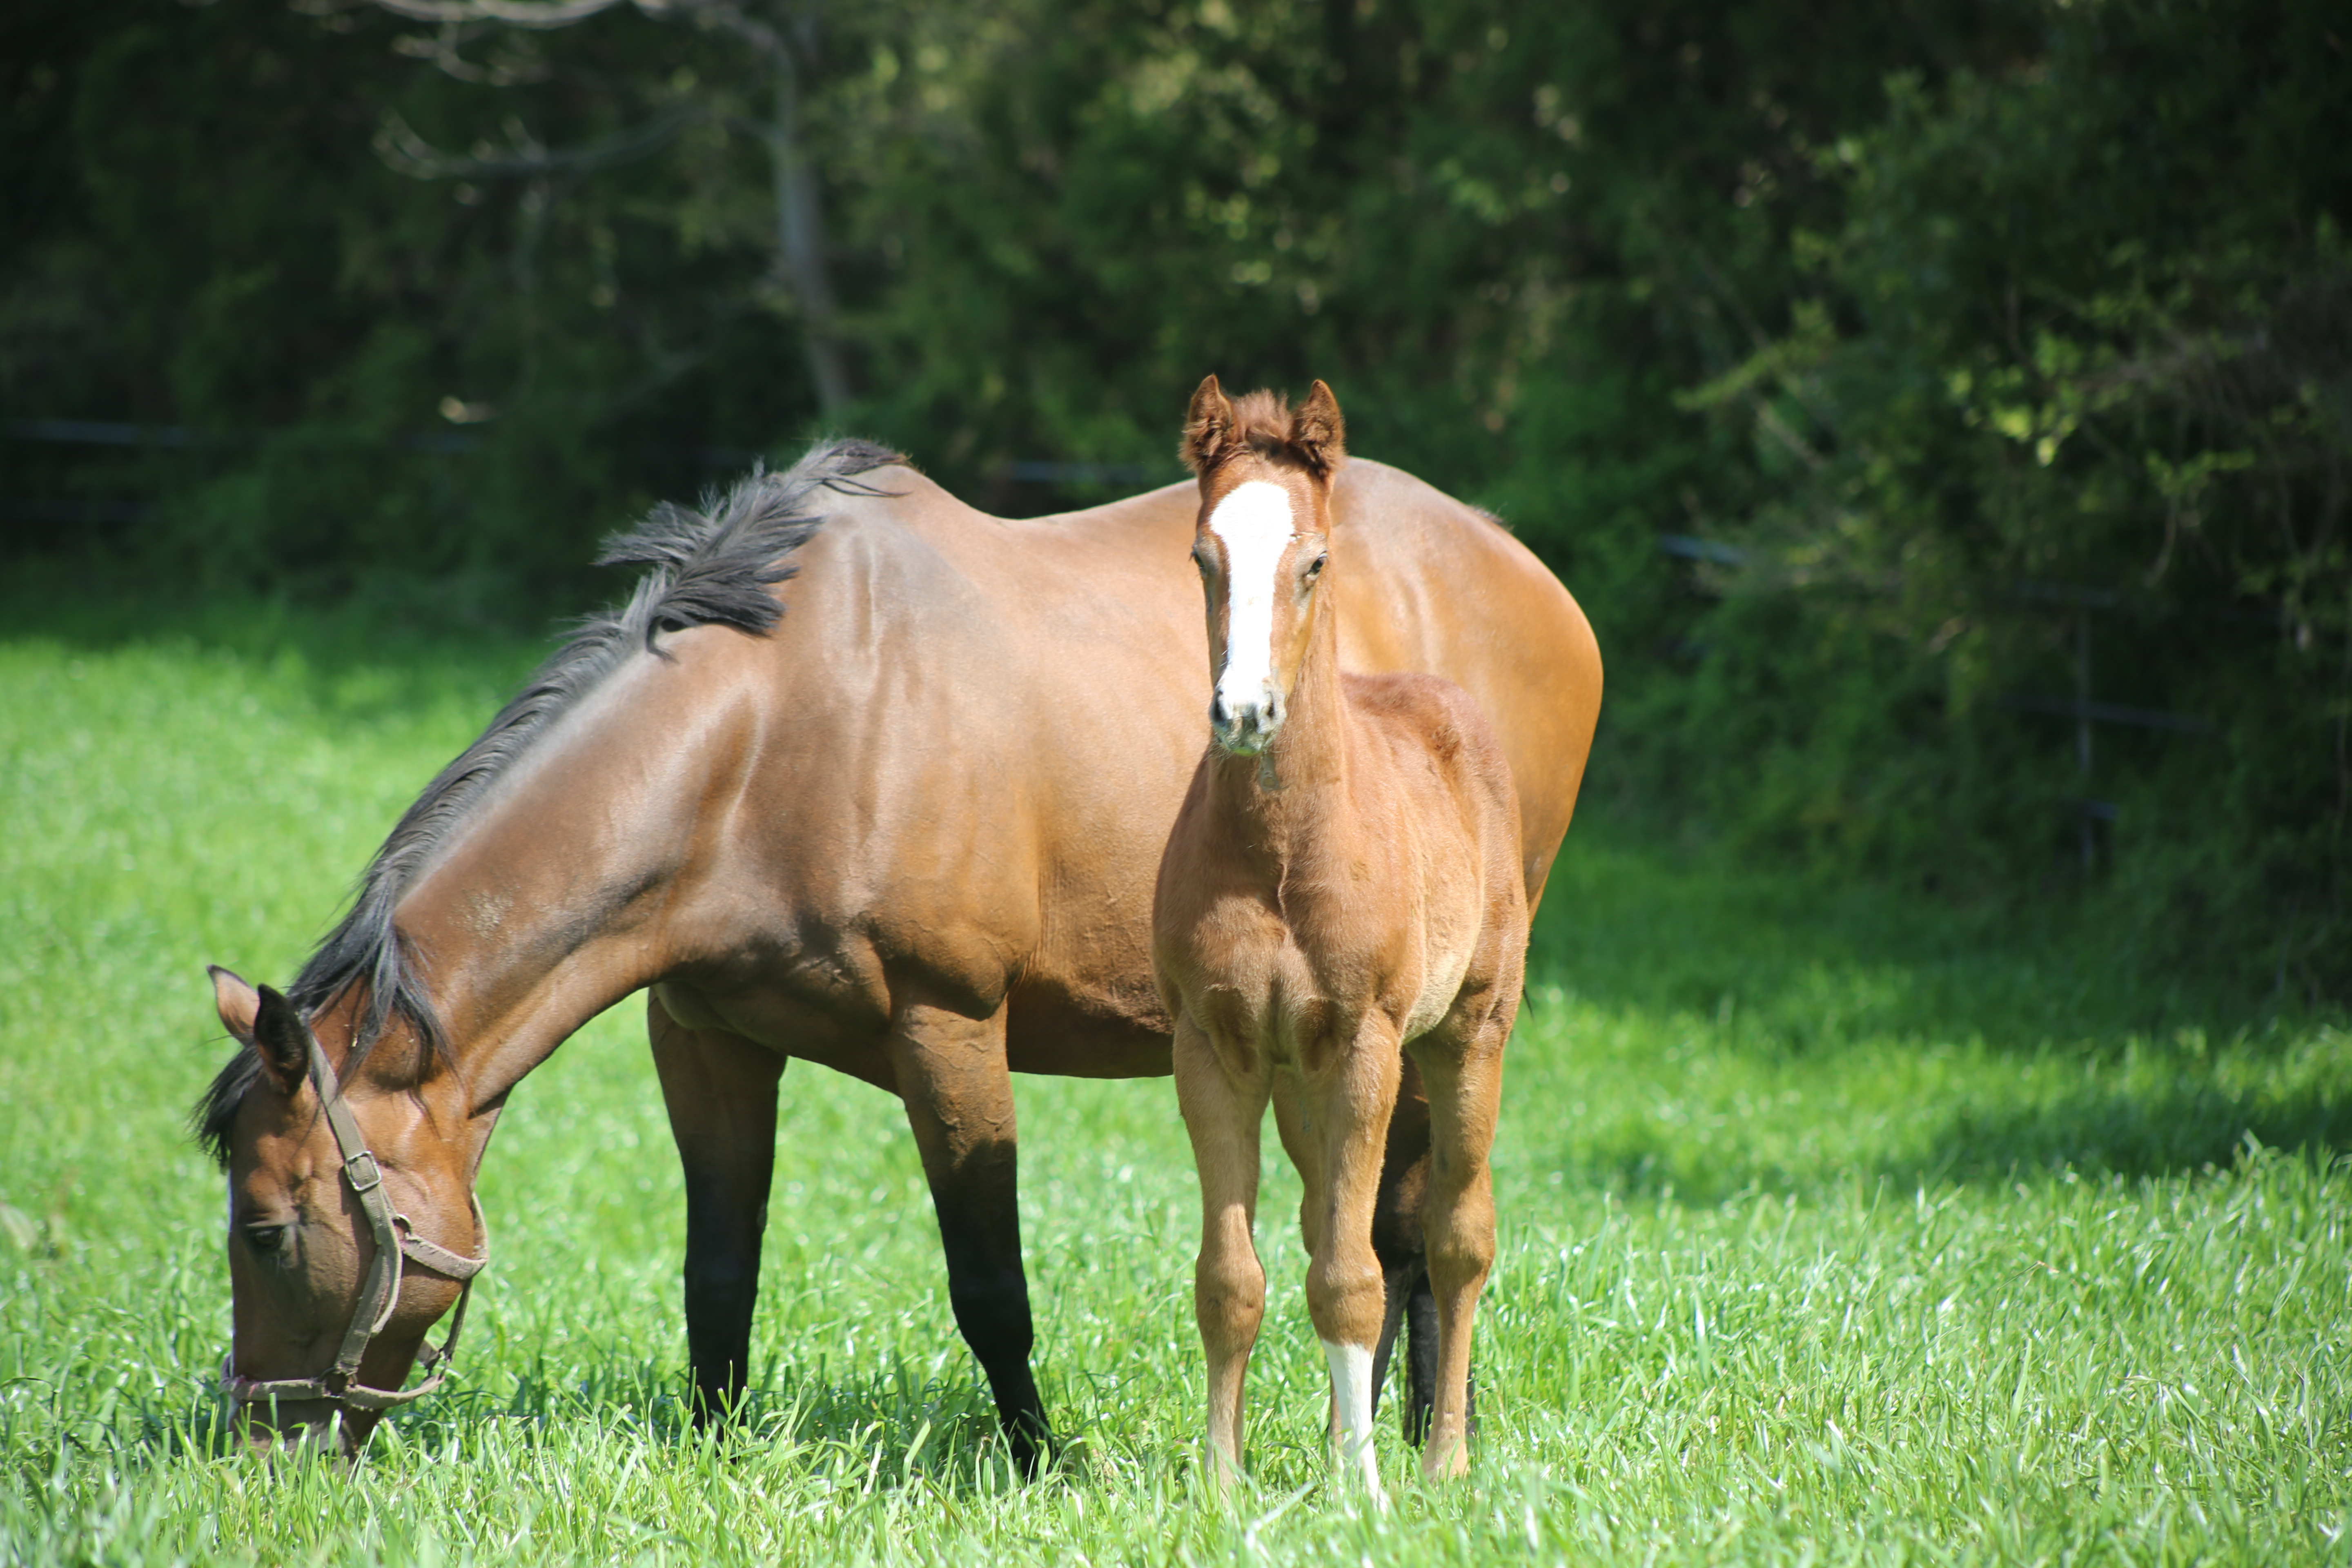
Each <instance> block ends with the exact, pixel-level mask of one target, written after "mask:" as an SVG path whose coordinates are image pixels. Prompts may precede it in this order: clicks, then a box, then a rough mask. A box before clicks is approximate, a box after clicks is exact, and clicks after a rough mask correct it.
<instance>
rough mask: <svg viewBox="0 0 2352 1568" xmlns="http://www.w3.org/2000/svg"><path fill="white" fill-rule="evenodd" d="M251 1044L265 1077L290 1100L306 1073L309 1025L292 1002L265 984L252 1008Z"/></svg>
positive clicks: (308, 1063)
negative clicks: (258, 1056)
mask: <svg viewBox="0 0 2352 1568" xmlns="http://www.w3.org/2000/svg"><path fill="white" fill-rule="evenodd" d="M253 1047H254V1049H255V1050H256V1051H257V1052H259V1053H260V1056H261V1068H262V1070H263V1071H264V1072H266V1073H268V1075H269V1081H270V1082H272V1083H273V1084H276V1085H277V1086H278V1093H280V1094H282V1095H284V1096H286V1097H287V1098H288V1099H289V1100H291V1099H292V1098H293V1097H294V1095H295V1093H296V1092H297V1091H298V1090H299V1089H301V1087H302V1080H303V1079H306V1078H308V1077H309V1076H310V1025H308V1024H306V1023H304V1022H303V1021H302V1015H301V1013H300V1011H299V1009H297V1008H296V1007H295V1005H294V1004H293V1003H291V1002H289V1001H288V1000H286V998H285V997H283V996H281V995H279V994H278V993H277V992H275V991H272V990H271V989H270V988H269V987H268V986H267V985H265V986H263V987H261V990H260V992H259V994H258V1002H257V1005H256V1006H255V1008H254V1013H253Z"/></svg>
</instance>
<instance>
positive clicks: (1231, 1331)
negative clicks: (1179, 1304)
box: [1192, 1253, 1265, 1348]
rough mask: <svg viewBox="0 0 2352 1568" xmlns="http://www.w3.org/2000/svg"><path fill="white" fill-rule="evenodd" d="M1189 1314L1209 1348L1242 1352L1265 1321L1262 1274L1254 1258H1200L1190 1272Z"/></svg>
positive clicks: (1204, 1256)
mask: <svg viewBox="0 0 2352 1568" xmlns="http://www.w3.org/2000/svg"><path fill="white" fill-rule="evenodd" d="M1192 1314H1193V1316H1194V1317H1195V1318H1196V1319H1197V1320H1198V1321H1199V1322H1200V1325H1201V1338H1202V1340H1203V1341H1205V1342H1207V1343H1209V1344H1210V1345H1213V1346H1217V1347H1221V1348H1245V1347H1247V1346H1249V1345H1251V1344H1254V1343H1255V1342H1256V1340H1257V1331H1258V1325H1259V1324H1260V1323H1262V1322H1264V1321H1265V1269H1264V1268H1261V1267H1260V1266H1259V1264H1258V1262H1257V1260H1256V1259H1255V1258H1243V1257H1228V1258H1213V1257H1211V1256H1209V1255H1207V1254H1205V1253H1204V1254H1202V1258H1201V1261H1200V1263H1199V1265H1198V1266H1197V1267H1196V1268H1194V1269H1193V1271H1192Z"/></svg>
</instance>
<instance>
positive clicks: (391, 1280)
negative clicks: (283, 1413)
mask: <svg viewBox="0 0 2352 1568" xmlns="http://www.w3.org/2000/svg"><path fill="white" fill-rule="evenodd" d="M303 1033H304V1034H305V1035H306V1036H308V1037H309V1038H310V1087H311V1088H312V1089H315V1090H317V1091H318V1096H319V1104H320V1107H321V1108H323V1109H324V1110H325V1111H326V1116H327V1128H328V1131H331V1132H332V1133H333V1134H334V1135H335V1151H336V1152H338V1153H340V1154H341V1156H342V1157H343V1165H342V1170H343V1180H344V1181H346V1182H348V1183H349V1184H351V1189H352V1194H353V1195H354V1196H355V1197H357V1198H358V1199H359V1200H360V1212H361V1213H362V1214H364V1215H367V1222H368V1228H369V1229H370V1230H371V1231H373V1233H374V1234H375V1261H374V1262H373V1263H372V1264H370V1265H369V1266H368V1277H367V1284H366V1286H365V1288H364V1289H362V1290H361V1292H360V1299H359V1304H358V1305H357V1306H355V1307H353V1308H352V1326H351V1327H350V1328H349V1329H346V1330H345V1331H343V1348H342V1349H341V1351H339V1352H336V1355H335V1364H334V1365H332V1366H331V1367H329V1368H328V1369H327V1370H326V1371H325V1372H324V1373H321V1374H320V1375H319V1376H317V1377H278V1378H254V1377H240V1376H238V1375H237V1373H236V1352H234V1351H232V1352H229V1354H228V1355H227V1356H226V1357H225V1358H224V1359H223V1360H222V1362H221V1392H223V1393H224V1394H227V1395H228V1396H229V1398H230V1399H232V1400H234V1401H236V1403H237V1404H239V1405H266V1404H268V1403H271V1402H272V1401H275V1400H280V1399H283V1400H287V1401H289V1402H290V1401H294V1400H308V1399H323V1400H326V1401H328V1402H330V1403H331V1404H336V1405H345V1406H348V1407H350V1408H352V1409H356V1410H389V1409H391V1408H392V1407H393V1406H394V1405H405V1404H407V1403H408V1402H409V1401H410V1400H412V1399H422V1398H424V1397H425V1395H426V1394H430V1393H432V1392H433V1391H434V1390H435V1389H436V1388H439V1387H440V1386H441V1384H442V1381H443V1379H445V1378H446V1376H447V1375H448V1373H449V1359H450V1357H451V1356H453V1355H455V1354H456V1353H457V1332H458V1331H459V1330H461V1329H463V1328H464V1327H465V1326H466V1303H467V1300H469V1299H470V1298H471V1297H472V1295H473V1293H474V1276H475V1275H477V1274H478V1273H480V1272H481V1271H482V1265H484V1264H486V1263H488V1261H489V1260H490V1227H489V1222H488V1221H487V1220H485V1219H484V1218H483V1217H482V1200H481V1199H480V1198H478V1197H477V1198H475V1199H473V1205H474V1228H475V1229H476V1231H477V1232H478V1233H479V1234H480V1236H481V1238H482V1255H481V1256H480V1257H479V1258H460V1257H459V1256H457V1254H456V1253H454V1252H451V1251H450V1250H449V1249H448V1248H446V1247H436V1246H435V1245H434V1244H433V1243H431V1242H429V1241H426V1240H425V1239H424V1238H423V1237H419V1236H416V1235H415V1234H414V1233H413V1232H412V1231H411V1230H410V1229H409V1224H408V1216H407V1215H404V1214H394V1213H393V1211H392V1205H391V1204H390V1203H389V1202H387V1201H386V1200H385V1197H384V1193H383V1170H382V1169H381V1168H380V1167H379V1166H378V1165H377V1164H376V1160H375V1156H374V1155H373V1154H372V1153H370V1152H368V1146H367V1140H366V1139H364V1138H362V1137H361V1136H360V1125H359V1123H358V1122H357V1121H353V1120H352V1110H351V1107H350V1106H348V1105H346V1104H344V1103H343V1096H342V1089H341V1085H340V1084H338V1083H337V1082H336V1079H335V1069H334V1068H332V1067H331V1066H330V1065H328V1062H327V1053H326V1052H325V1051H324V1050H322V1049H320V1046H319V1037H318V1036H316V1035H314V1034H311V1033H310V1030H309V1029H308V1028H305V1029H304V1030H303ZM403 1258H411V1259H414V1260H415V1262H416V1263H418V1264H420V1265H422V1266H423V1267H425V1268H430V1269H431V1270H433V1272H434V1273H436V1274H443V1275H446V1276H447V1277H448V1278H450V1279H455V1280H457V1282H458V1285H457V1315H456V1316H455V1317H453V1318H451V1319H450V1320H449V1337H448V1338H446V1339H445V1340H443V1341H442V1342H441V1343H440V1344H439V1346H438V1347H436V1346H434V1345H431V1344H426V1345H425V1346H424V1347H423V1348H422V1349H421V1350H420V1351H418V1352H417V1357H416V1360H417V1364H418V1365H419V1366H422V1367H423V1368H424V1369H425V1372H426V1373H427V1375H426V1377H425V1381H424V1382H423V1383H420V1384H417V1385H416V1386H415V1388H412V1389H409V1390H407V1391H406V1392H404V1393H403V1392H400V1391H397V1390H394V1389H388V1388H370V1387H369V1386H368V1385H367V1384H363V1383H361V1382H359V1381H357V1379H358V1377H359V1370H360V1362H361V1359H362V1357H364V1356H365V1355H366V1354H367V1348H368V1342H370V1341H371V1340H373V1339H374V1338H375V1336H376V1335H378V1334H380V1333H382V1332H383V1326H384V1324H385V1323H387V1322H389V1321H391V1320H392V1310H393V1308H394V1305H396V1304H397V1303H398V1302H399V1300H400V1275H401V1260H402V1259H403Z"/></svg>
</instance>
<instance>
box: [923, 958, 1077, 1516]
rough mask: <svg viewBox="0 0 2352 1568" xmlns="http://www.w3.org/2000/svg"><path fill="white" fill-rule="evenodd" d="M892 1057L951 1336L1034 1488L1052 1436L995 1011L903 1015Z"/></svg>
mask: <svg viewBox="0 0 2352 1568" xmlns="http://www.w3.org/2000/svg"><path fill="white" fill-rule="evenodd" d="M889 1052H890V1064H891V1067H892V1069H893V1070H894V1071H895V1072H896V1074H897V1076H898V1094H899V1097H900V1098H901V1099H902V1100H905V1101H906V1105H907V1124H908V1126H909V1127H910V1128H912V1129H913V1130H914V1133H915V1146H916V1147H917V1148H918V1149H919V1150H920V1151H921V1152H922V1156H923V1174H924V1175H925V1176H926V1177H927V1178H928V1179H929V1183H930V1188H931V1206H932V1207H933V1208H934V1209H935V1210H936V1211H937V1212H938V1214H939V1219H940V1245H941V1247H943V1248H944V1249H945V1250H946V1253H947V1259H948V1300H949V1302H950V1304H951V1305H952V1306H953V1307H954V1309H955V1320H956V1327H957V1328H959V1329H961V1331H963V1337H964V1342H965V1343H966V1344H969V1345H970V1346H971V1353H972V1354H973V1355H974V1356H976V1357H977V1358H979V1361H980V1367H981V1371H982V1372H983V1373H987V1375H988V1387H989V1392H990V1393H992V1394H994V1395H995V1396H996V1415H997V1419H998V1420H999V1421H1001V1422H1002V1423H1003V1426H1004V1436H1005V1440H1006V1441H1007V1442H1008V1443H1010V1444H1011V1445H1012V1449H1013V1462H1014V1463H1015V1464H1016V1465H1018V1466H1020V1468H1021V1473H1022V1474H1023V1475H1024V1476H1034V1475H1035V1474H1036V1473H1037V1462H1038V1460H1039V1458H1041V1457H1042V1456H1043V1455H1044V1453H1045V1451H1046V1450H1047V1449H1048V1448H1049V1447H1051V1445H1052V1442H1053V1435H1052V1434H1051V1433H1050V1432H1049V1431H1048V1430H1047V1429H1046V1426H1045V1402H1044V1400H1042V1399H1041V1398H1039V1397H1038V1394H1037V1383H1036V1380H1035V1378H1034V1377H1033V1376H1031V1374H1030V1371H1029V1349H1030V1346H1031V1344H1032V1343H1033V1342H1034V1331H1033V1329H1032V1327H1031V1323H1030V1317H1029V1277H1028V1275H1027V1274H1026V1273H1025V1272H1024V1270H1023V1268H1022V1266H1021V1209H1020V1205H1019V1203H1018V1201H1017V1193H1016V1187H1015V1176H1016V1173H1017V1170H1018V1149H1019V1140H1018V1136H1017V1134H1016V1132H1015V1130H1014V1126H1013V1077H1012V1074H1011V1072H1010V1071H1009V1070H1008V1069H1007V1068H1006V1067H1005V1063H1004V1013H1003V1009H1002V1008H1000V1009H998V1010H997V1012H996V1013H995V1014H994V1015H993V1016H991V1017H987V1018H968V1017H965V1016H962V1015H961V1014H959V1013H952V1012H950V1011H948V1010H946V1009H944V1008H940V1007H930V1006H925V1005H920V1004H909V1005H906V1006H904V1007H901V1008H900V1009H899V1012H898V1017H897V1018H895V1019H894V1020H892V1023H891V1026H890V1039H889Z"/></svg>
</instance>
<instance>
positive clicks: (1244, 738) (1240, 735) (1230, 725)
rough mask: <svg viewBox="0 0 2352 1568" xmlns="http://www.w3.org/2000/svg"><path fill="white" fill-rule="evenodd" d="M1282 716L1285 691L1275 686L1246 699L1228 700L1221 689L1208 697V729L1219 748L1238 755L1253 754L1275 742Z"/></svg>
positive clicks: (1280, 726) (1249, 755) (1247, 755)
mask: <svg viewBox="0 0 2352 1568" xmlns="http://www.w3.org/2000/svg"><path fill="white" fill-rule="evenodd" d="M1282 716H1283V702H1282V694H1281V693H1280V692H1277V691H1274V690H1272V689H1265V690H1261V691H1260V692H1259V694H1258V695H1257V696H1256V697H1255V698H1252V699H1251V700H1248V701H1245V702H1238V703H1228V702H1226V700H1225V694H1224V693H1223V692H1222V691H1220V692H1217V693H1216V694H1214V695H1213V696H1212V697H1211V698H1210V699H1209V729H1210V732H1211V733H1212V735H1213V736H1214V738H1215V740H1216V742H1217V749H1218V750H1219V751H1222V752H1233V753H1234V754H1235V755H1237V756H1244V757H1254V756H1255V755H1257V753H1258V752H1263V751H1265V749H1266V747H1267V746H1268V745H1270V744H1272V743H1273V741H1274V737H1275V735H1276V732H1277V731H1280V730H1281V728H1282Z"/></svg>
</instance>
